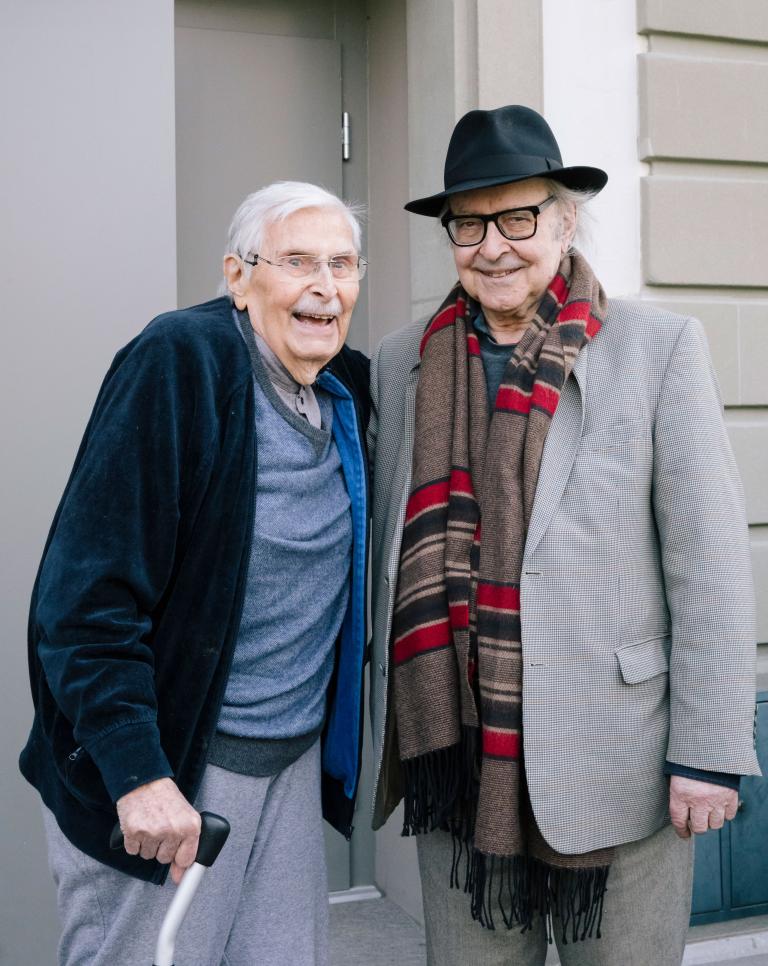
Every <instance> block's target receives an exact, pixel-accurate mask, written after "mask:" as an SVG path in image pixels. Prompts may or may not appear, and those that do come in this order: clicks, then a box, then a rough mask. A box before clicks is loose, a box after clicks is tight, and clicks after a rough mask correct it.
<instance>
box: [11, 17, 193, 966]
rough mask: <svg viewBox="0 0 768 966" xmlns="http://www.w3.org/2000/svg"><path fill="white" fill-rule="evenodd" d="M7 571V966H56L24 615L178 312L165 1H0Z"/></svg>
mask: <svg viewBox="0 0 768 966" xmlns="http://www.w3.org/2000/svg"><path fill="white" fill-rule="evenodd" d="M0 37H2V39H3V44H2V53H0V98H1V99H2V106H1V107H0V115H1V116H2V118H3V150H2V152H0V184H2V186H3V189H2V190H3V196H2V215H1V216H0V272H1V273H2V284H0V299H2V310H1V314H2V319H3V325H4V327H5V333H4V335H5V338H4V340H3V352H2V374H1V375H0V386H1V387H2V390H1V391H2V393H3V397H4V398H3V402H2V406H1V407H0V412H1V413H2V427H3V443H2V452H3V454H4V460H3V463H4V471H3V473H2V498H0V513H2V517H3V522H2V533H3V543H4V546H3V564H2V566H3V573H2V580H0V586H1V587H2V590H1V592H2V610H1V611H0V614H1V615H2V617H1V619H2V640H3V646H4V653H5V656H6V657H5V666H4V669H3V671H4V673H3V675H2V685H1V687H2V695H0V707H1V708H2V715H3V721H2V734H3V742H2V749H0V755H2V762H1V763H0V771H1V772H2V775H3V781H2V815H3V823H2V826H1V827H0V869H2V874H3V883H4V888H3V901H2V903H1V904H0V963H8V964H24V966H26V964H30V963H41V964H44V963H45V964H47V963H52V962H54V959H55V955H54V948H55V936H56V932H57V924H56V921H55V911H54V900H53V890H52V887H51V884H50V881H49V876H48V870H47V866H46V859H45V852H44V848H43V842H42V824H41V818H40V810H39V805H38V799H37V795H36V794H35V793H34V792H33V791H32V790H31V789H30V788H29V787H28V786H27V785H26V784H25V783H24V781H23V779H22V778H21V776H20V775H19V773H18V769H17V764H16V760H17V756H18V753H19V750H20V748H21V746H22V745H23V743H24V741H25V739H26V733H27V730H28V728H29V724H30V721H31V715H32V709H31V701H30V699H29V687H28V684H27V670H26V645H25V639H26V610H27V603H28V600H29V593H30V590H31V587H32V583H33V580H34V575H35V570H36V567H37V562H38V559H39V556H40V552H41V549H42V546H43V543H44V541H45V536H46V533H47V528H48V525H49V523H50V520H51V517H52V515H53V512H54V510H55V507H56V503H57V501H58V498H59V495H60V494H61V491H62V489H63V487H64V484H65V482H66V477H67V474H68V472H69V467H70V466H71V464H72V459H73V457H74V454H75V451H76V449H77V445H78V442H79V437H80V434H81V432H82V430H83V427H84V425H85V421H86V418H87V416H88V413H89V411H90V407H91V404H92V402H93V399H94V397H95V395H96V391H97V389H98V386H99V383H100V381H101V379H102V377H103V375H104V372H105V371H106V368H107V366H108V365H109V362H110V360H111V358H112V355H113V354H114V352H115V350H116V349H117V348H118V347H119V346H120V345H122V344H123V343H125V342H126V341H127V340H128V339H129V338H130V337H131V336H132V335H133V334H134V333H135V332H136V330H137V329H138V328H139V327H140V326H142V325H144V324H145V323H146V322H147V321H148V320H149V319H150V317H151V316H152V315H154V314H156V313H157V312H159V311H161V310H163V309H168V308H173V307H175V302H176V270H175V265H176V260H175V249H176V240H175V184H174V141H173V117H174V106H173V93H174V92H173V4H172V2H171V0H132V2H131V3H130V4H125V3H122V4H118V3H105V2H103V0H72V2H70V3H61V2H57V0H35V2H31V3H18V2H12V0H2V2H1V3H0Z"/></svg>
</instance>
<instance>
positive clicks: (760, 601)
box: [751, 527, 768, 691]
mask: <svg viewBox="0 0 768 966" xmlns="http://www.w3.org/2000/svg"><path fill="white" fill-rule="evenodd" d="M751 536H752V572H753V574H754V578H755V591H756V594H757V640H758V641H759V642H760V643H761V644H766V645H768V592H767V591H768V530H766V529H765V528H763V527H759V528H756V529H754V530H753V531H752V534H751ZM760 657H761V663H760V666H759V668H758V670H759V672H760V676H761V680H760V681H759V682H758V688H757V690H758V691H768V647H766V650H765V652H764V653H763V654H761V656H760Z"/></svg>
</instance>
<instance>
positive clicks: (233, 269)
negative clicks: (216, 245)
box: [223, 255, 248, 312]
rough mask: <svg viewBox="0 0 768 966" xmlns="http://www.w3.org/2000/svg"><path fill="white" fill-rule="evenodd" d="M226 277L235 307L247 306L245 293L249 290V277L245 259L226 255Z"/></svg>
mask: <svg viewBox="0 0 768 966" xmlns="http://www.w3.org/2000/svg"><path fill="white" fill-rule="evenodd" d="M223 267H224V278H225V279H226V280H227V288H228V289H229V291H230V293H231V295H232V300H233V301H234V303H235V307H236V308H238V309H240V311H241V312H242V310H243V309H244V308H245V306H246V301H245V294H246V292H247V290H248V279H247V278H246V277H245V270H244V268H243V261H242V259H241V258H238V256H237V255H225V256H224V265H223Z"/></svg>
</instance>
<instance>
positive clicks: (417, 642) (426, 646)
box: [392, 619, 452, 664]
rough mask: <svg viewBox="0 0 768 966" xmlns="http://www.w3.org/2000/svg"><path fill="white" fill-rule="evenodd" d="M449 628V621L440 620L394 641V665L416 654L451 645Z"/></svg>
mask: <svg viewBox="0 0 768 966" xmlns="http://www.w3.org/2000/svg"><path fill="white" fill-rule="evenodd" d="M451 640H452V637H451V627H450V623H449V621H448V620H447V619H446V620H441V621H438V622H437V623H436V624H430V625H429V626H428V627H419V628H417V629H416V630H415V631H412V632H411V633H410V634H406V635H405V637H401V638H400V640H399V641H395V645H394V647H393V649H392V652H393V657H394V660H395V664H402V663H403V661H407V660H408V659H409V658H411V657H415V655H416V654H423V653H424V652H425V651H432V650H436V649H437V648H440V647H446V646H447V645H448V644H450V643H451Z"/></svg>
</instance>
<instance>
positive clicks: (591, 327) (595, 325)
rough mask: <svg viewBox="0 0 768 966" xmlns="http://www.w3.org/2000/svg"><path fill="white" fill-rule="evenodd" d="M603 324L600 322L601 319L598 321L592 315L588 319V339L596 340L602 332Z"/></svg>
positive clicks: (586, 330)
mask: <svg viewBox="0 0 768 966" xmlns="http://www.w3.org/2000/svg"><path fill="white" fill-rule="evenodd" d="M602 324H603V323H602V322H601V321H600V319H596V318H595V317H594V315H590V317H589V318H588V319H587V328H586V329H585V333H586V336H587V338H588V339H592V338H594V337H595V336H596V335H597V333H598V332H599V331H600V328H601V326H602Z"/></svg>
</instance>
